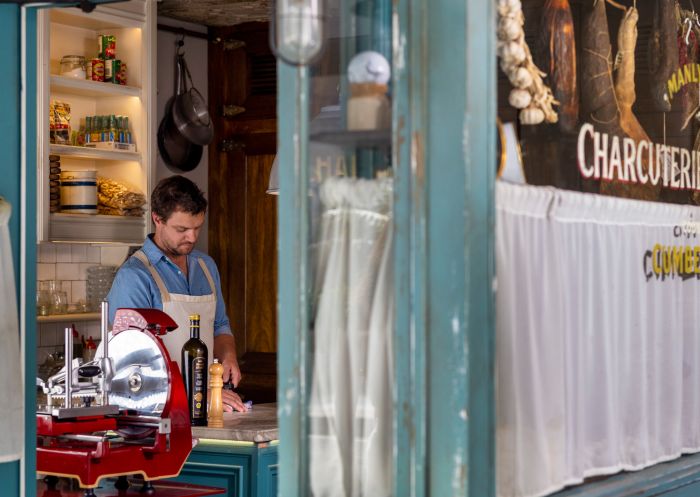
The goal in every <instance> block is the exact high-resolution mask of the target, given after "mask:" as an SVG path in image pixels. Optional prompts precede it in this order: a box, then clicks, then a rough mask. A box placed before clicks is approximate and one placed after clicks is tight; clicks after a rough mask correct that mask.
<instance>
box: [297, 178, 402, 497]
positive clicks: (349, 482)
mask: <svg viewBox="0 0 700 497" xmlns="http://www.w3.org/2000/svg"><path fill="white" fill-rule="evenodd" d="M320 199H321V203H322V206H323V211H322V216H321V226H320V230H319V240H318V241H317V244H316V245H315V246H314V247H313V252H312V254H313V255H314V259H315V262H316V267H315V278H314V279H315V284H314V297H315V298H314V304H315V305H314V308H315V319H314V323H313V326H314V340H315V343H314V347H313V354H314V360H313V373H312V374H313V380H312V385H311V398H310V405H309V409H310V417H311V426H310V435H309V436H310V440H309V442H310V447H309V450H310V464H309V467H310V485H311V489H312V494H313V495H314V496H315V497H360V496H366V497H388V496H389V495H391V490H392V478H391V475H392V447H393V444H392V440H393V439H392V419H393V417H392V383H393V379H392V352H391V333H392V327H393V315H394V301H393V273H392V238H391V237H392V223H391V215H392V183H391V180H387V179H384V180H362V179H347V178H329V179H327V180H326V181H324V182H323V184H322V185H321V188H320Z"/></svg>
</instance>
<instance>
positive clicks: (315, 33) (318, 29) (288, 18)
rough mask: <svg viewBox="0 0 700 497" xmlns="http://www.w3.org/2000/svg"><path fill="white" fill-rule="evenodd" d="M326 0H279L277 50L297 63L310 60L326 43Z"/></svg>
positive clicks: (306, 62)
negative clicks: (323, 4) (324, 17)
mask: <svg viewBox="0 0 700 497" xmlns="http://www.w3.org/2000/svg"><path fill="white" fill-rule="evenodd" d="M322 1H323V0H278V2H277V14H276V15H277V19H276V21H277V23H276V24H277V26H276V30H277V52H278V54H279V55H280V56H281V57H282V59H284V60H286V61H288V62H291V63H293V64H308V63H309V62H311V61H312V60H313V59H314V58H315V57H316V56H317V55H319V54H320V53H321V48H322V46H323V19H322V17H323V6H322Z"/></svg>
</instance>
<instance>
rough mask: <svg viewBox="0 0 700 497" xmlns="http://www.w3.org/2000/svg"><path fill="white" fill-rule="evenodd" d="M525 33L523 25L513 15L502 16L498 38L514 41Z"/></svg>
mask: <svg viewBox="0 0 700 497" xmlns="http://www.w3.org/2000/svg"><path fill="white" fill-rule="evenodd" d="M522 33H523V29H522V26H521V25H520V22H518V20H517V19H515V18H513V17H502V18H501V20H500V22H499V23H498V39H499V40H502V41H513V40H516V39H518V37H519V36H521V35H522Z"/></svg>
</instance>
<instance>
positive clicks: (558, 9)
mask: <svg viewBox="0 0 700 497" xmlns="http://www.w3.org/2000/svg"><path fill="white" fill-rule="evenodd" d="M540 32H541V40H540V47H541V52H542V54H543V57H544V64H543V66H542V68H543V69H544V70H545V71H546V72H547V75H548V76H547V77H548V82H549V85H550V87H551V88H552V91H553V92H554V98H555V99H556V100H557V101H558V102H559V109H558V114H559V123H560V126H561V127H562V128H563V129H564V130H565V131H569V132H572V131H575V129H576V124H577V123H578V92H577V88H576V40H575V38H574V21H573V18H572V16H571V7H570V6H569V0H547V1H546V3H545V5H544V14H543V16H542V23H541V28H540Z"/></svg>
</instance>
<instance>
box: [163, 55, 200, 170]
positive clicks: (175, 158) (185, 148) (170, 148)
mask: <svg viewBox="0 0 700 497" xmlns="http://www.w3.org/2000/svg"><path fill="white" fill-rule="evenodd" d="M178 50H179V49H178ZM181 57H182V56H181V55H180V54H179V53H178V54H177V58H176V70H177V76H176V79H175V95H173V96H172V97H170V99H169V100H168V103H167V104H166V105H165V114H164V116H163V119H162V120H161V122H160V125H159V126H158V150H159V151H160V156H161V157H162V158H163V161H164V162H165V164H166V165H167V166H168V167H169V168H170V169H173V170H174V171H176V172H187V171H191V170H193V169H194V168H195V167H197V165H198V164H199V161H200V160H201V159H202V146H201V145H197V144H194V143H192V142H190V141H189V140H188V139H187V138H186V137H185V136H183V135H182V134H181V133H180V132H179V131H178V129H177V126H176V125H175V123H174V122H173V116H172V114H173V111H172V109H173V105H174V103H175V100H176V99H177V97H178V95H181V94H182V93H184V86H183V82H184V75H183V68H182V66H181V65H180V61H181Z"/></svg>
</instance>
